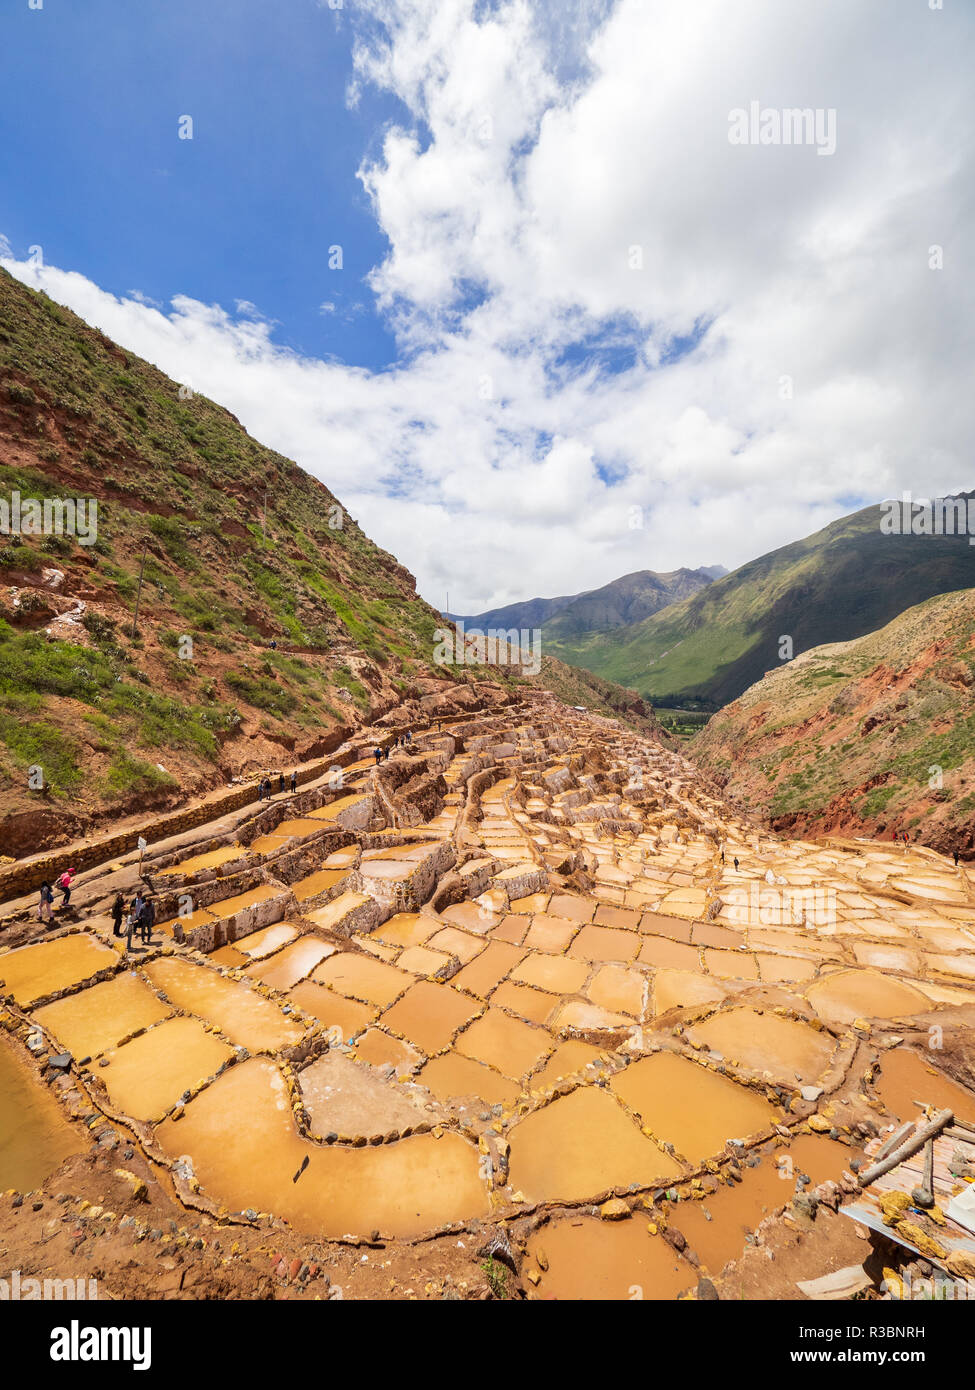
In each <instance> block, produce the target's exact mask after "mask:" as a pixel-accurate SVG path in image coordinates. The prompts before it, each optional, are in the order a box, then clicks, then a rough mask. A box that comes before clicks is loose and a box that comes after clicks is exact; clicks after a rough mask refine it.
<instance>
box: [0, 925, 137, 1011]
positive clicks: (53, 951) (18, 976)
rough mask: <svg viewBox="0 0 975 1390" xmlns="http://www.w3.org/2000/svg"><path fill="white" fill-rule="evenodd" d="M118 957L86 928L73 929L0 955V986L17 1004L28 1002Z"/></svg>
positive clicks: (115, 960)
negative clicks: (69, 932)
mask: <svg viewBox="0 0 975 1390" xmlns="http://www.w3.org/2000/svg"><path fill="white" fill-rule="evenodd" d="M118 960H119V957H118V955H117V954H116V952H115V951H113V950H112V948H111V947H110V946H105V945H103V944H102V942H100V941H97V940H96V939H95V938H94V937H93V936H89V935H88V934H87V933H86V932H73V933H71V935H69V936H61V937H58V938H57V940H55V941H41V942H39V943H38V944H37V945H36V946H21V947H20V948H19V949H18V950H16V951H10V952H9V953H8V954H7V955H5V956H0V980H2V981H3V984H2V986H0V990H2V992H3V993H5V994H12V995H13V997H14V998H15V999H16V1001H17V1003H18V1004H23V1005H28V1004H32V1003H33V1002H34V1000H35V999H43V998H44V997H45V996H47V995H49V994H54V993H56V992H57V991H58V990H62V989H68V988H69V987H70V986H71V985H76V984H79V983H80V982H81V981H82V980H87V979H90V978H91V976H92V975H96V974H97V973H98V971H99V970H104V969H105V968H106V967H107V966H111V965H115V964H117V963H118Z"/></svg>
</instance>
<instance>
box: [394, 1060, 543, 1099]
mask: <svg viewBox="0 0 975 1390" xmlns="http://www.w3.org/2000/svg"><path fill="white" fill-rule="evenodd" d="M417 1081H418V1082H419V1084H420V1085H421V1086H426V1087H427V1088H428V1089H429V1090H430V1091H431V1092H432V1094H433V1095H434V1096H436V1097H437V1099H438V1100H440V1101H444V1102H453V1101H459V1100H463V1099H466V1100H469V1101H472V1102H474V1103H476V1104H477V1106H478V1108H480V1106H481V1105H507V1106H511V1105H514V1103H515V1101H516V1100H517V1099H518V1096H519V1094H520V1091H519V1087H518V1086H517V1085H516V1084H515V1083H514V1082H513V1081H510V1080H509V1079H508V1078H507V1077H505V1076H502V1075H501V1073H500V1072H498V1071H495V1070H494V1068H493V1067H487V1066H485V1065H484V1064H483V1063H482V1062H475V1061H474V1060H473V1058H471V1057H462V1056H460V1054H459V1053H457V1052H446V1053H444V1054H443V1056H440V1057H434V1058H433V1059H432V1061H429V1062H428V1063H427V1064H426V1066H425V1067H424V1068H423V1070H422V1071H421V1072H420V1073H419V1074H418V1076H417Z"/></svg>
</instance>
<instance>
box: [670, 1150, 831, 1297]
mask: <svg viewBox="0 0 975 1390" xmlns="http://www.w3.org/2000/svg"><path fill="white" fill-rule="evenodd" d="M849 1162H850V1151H849V1149H847V1148H846V1147H845V1146H844V1145H843V1144H837V1143H835V1142H834V1141H833V1140H832V1139H826V1138H820V1137H818V1136H816V1137H814V1136H813V1135H809V1134H800V1135H797V1136H796V1137H795V1138H794V1139H793V1140H792V1142H791V1143H790V1144H789V1147H788V1148H787V1149H777V1150H776V1151H775V1152H774V1153H772V1154H762V1156H761V1162H760V1163H759V1165H758V1167H756V1168H749V1167H743V1168H742V1169H741V1182H740V1183H735V1184H734V1185H733V1186H731V1187H719V1188H718V1190H717V1192H714V1193H712V1194H710V1195H709V1196H707V1197H706V1198H705V1199H704V1201H702V1202H681V1203H680V1204H679V1205H678V1206H676V1207H671V1209H670V1212H669V1215H668V1220H669V1224H670V1225H672V1226H675V1227H676V1228H677V1230H679V1231H680V1233H681V1234H682V1235H683V1236H684V1238H685V1240H686V1241H687V1244H688V1246H689V1247H690V1248H691V1249H692V1250H693V1251H694V1252H695V1254H696V1255H697V1256H698V1258H699V1259H700V1261H701V1266H702V1268H703V1269H704V1270H706V1271H707V1272H708V1273H709V1274H712V1275H718V1274H720V1273H721V1271H722V1270H723V1269H724V1267H725V1265H726V1264H727V1263H728V1261H729V1260H735V1259H738V1257H739V1256H740V1255H741V1253H742V1250H743V1249H744V1248H745V1237H746V1235H748V1234H750V1233H752V1232H753V1231H754V1230H755V1229H756V1227H757V1226H758V1225H759V1224H760V1223H761V1222H762V1221H763V1220H764V1219H765V1217H766V1216H768V1215H769V1214H770V1213H771V1212H773V1211H776V1210H777V1209H778V1208H779V1207H784V1206H788V1204H789V1203H790V1202H791V1201H792V1197H793V1193H794V1192H795V1185H796V1178H797V1177H798V1175H799V1174H800V1173H804V1174H805V1175H806V1176H807V1177H808V1178H809V1180H810V1182H809V1185H810V1187H817V1186H818V1185H819V1183H821V1182H827V1181H833V1182H838V1181H839V1178H840V1175H841V1174H842V1172H843V1171H844V1169H846V1168H848V1167H849ZM708 1218H710V1220H709V1219H708Z"/></svg>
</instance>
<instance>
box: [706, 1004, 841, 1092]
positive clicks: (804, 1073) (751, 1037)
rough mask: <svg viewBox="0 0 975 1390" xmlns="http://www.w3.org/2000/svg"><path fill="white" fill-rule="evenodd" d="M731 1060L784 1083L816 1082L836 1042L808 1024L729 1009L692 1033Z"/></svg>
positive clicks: (824, 1068) (770, 1014)
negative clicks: (795, 1080)
mask: <svg viewBox="0 0 975 1390" xmlns="http://www.w3.org/2000/svg"><path fill="white" fill-rule="evenodd" d="M688 1036H689V1037H690V1038H691V1039H692V1040H694V1041H699V1042H703V1043H704V1044H705V1046H707V1047H708V1048H710V1049H711V1050H712V1051H714V1052H720V1053H721V1054H722V1056H723V1057H725V1058H726V1059H727V1060H729V1061H734V1062H738V1063H740V1064H741V1065H742V1066H744V1067H747V1068H748V1069H749V1070H750V1071H756V1072H763V1071H769V1072H771V1073H772V1075H773V1076H774V1077H776V1078H777V1079H779V1080H783V1081H789V1082H791V1081H793V1079H794V1078H796V1077H798V1079H800V1080H801V1081H803V1082H812V1081H815V1080H816V1078H817V1077H818V1076H820V1075H821V1074H822V1072H824V1071H825V1070H826V1067H827V1066H828V1064H829V1060H830V1058H831V1056H832V1055H833V1040H832V1038H831V1037H830V1035H829V1034H828V1033H826V1032H822V1033H821V1032H817V1031H816V1029H815V1028H810V1027H809V1025H808V1024H807V1023H797V1022H796V1021H795V1020H793V1019H789V1018H781V1017H780V1016H779V1015H777V1014H772V1013H756V1012H755V1011H754V1010H752V1009H728V1010H726V1011H725V1012H724V1013H717V1014H713V1015H712V1016H711V1017H710V1018H709V1019H706V1020H705V1022H704V1023H696V1024H695V1025H694V1027H693V1028H691V1029H690V1030H689V1032H688Z"/></svg>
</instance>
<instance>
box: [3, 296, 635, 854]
mask: <svg viewBox="0 0 975 1390" xmlns="http://www.w3.org/2000/svg"><path fill="white" fill-rule="evenodd" d="M0 502H2V503H3V507H4V508H5V509H6V510H5V511H4V516H3V518H2V519H3V523H4V524H3V527H2V528H0V529H2V530H3V531H4V534H0V855H4V854H6V855H13V854H18V853H23V852H24V850H25V849H26V848H28V847H37V846H39V845H41V844H43V843H45V842H47V841H49V840H50V839H51V838H52V837H53V838H54V839H56V840H58V841H61V840H63V839H64V838H65V836H66V835H68V834H79V833H82V832H83V831H84V830H85V828H86V827H87V826H88V825H90V824H91V823H92V822H93V820H98V819H100V818H104V817H106V816H115V815H118V814H121V813H123V812H125V811H126V810H132V809H143V808H144V807H145V806H146V805H147V804H148V805H152V806H166V805H170V804H173V803H174V802H177V801H179V800H180V798H183V797H185V796H186V795H187V793H189V792H195V791H201V790H204V789H207V788H211V787H213V786H216V785H219V784H221V783H223V782H226V781H227V780H228V779H231V778H233V777H235V776H242V775H248V774H249V775H254V774H255V773H256V772H258V771H259V770H261V769H263V768H268V767H274V768H276V767H279V766H284V767H285V768H286V769H287V768H289V767H290V766H291V765H292V764H293V763H294V762H300V761H302V760H305V759H309V758H314V757H317V756H321V755H322V754H323V753H326V752H328V751H330V749H332V748H335V747H337V746H338V745H339V744H340V743H341V742H342V741H343V740H344V739H345V738H347V737H348V735H349V732H350V731H351V730H352V729H353V728H355V727H357V726H358V725H359V724H361V723H363V722H369V721H375V720H377V719H380V718H381V717H382V716H383V714H384V712H386V711H388V710H389V709H391V708H392V707H393V706H401V707H403V708H404V710H405V716H406V718H407V719H408V718H409V717H410V710H411V709H414V710H416V711H419V710H420V708H421V706H422V708H423V709H424V711H425V712H426V713H427V714H429V712H430V709H431V704H433V705H437V704H438V703H439V705H442V707H443V710H444V712H445V713H447V712H450V711H451V710H460V709H468V708H473V707H475V706H477V705H478V704H491V703H495V704H497V703H504V702H505V701H507V700H510V699H511V698H513V694H514V691H515V689H516V688H517V687H518V686H520V685H521V684H522V683H523V682H524V680H525V677H524V676H522V675H521V674H520V673H519V672H518V671H517V670H516V669H514V668H512V667H510V666H503V667H485V666H472V665H463V666H450V665H437V664H435V662H434V652H435V642H434V631H435V629H436V628H437V627H438V626H440V625H441V623H442V620H441V619H440V617H439V615H438V614H437V613H436V612H435V610H434V609H432V608H431V607H430V606H429V604H427V603H426V602H424V600H423V599H422V598H420V597H419V596H418V594H417V592H416V582H415V580H414V579H413V576H412V575H411V574H409V572H408V571H407V570H406V569H404V567H403V566H402V565H401V564H399V563H398V561H397V560H396V559H395V558H394V557H393V556H392V555H390V554H388V553H387V552H386V551H383V550H381V549H379V547H378V546H376V545H374V544H373V543H372V542H371V541H370V540H369V539H368V537H367V536H366V535H365V534H364V532H363V531H362V529H361V527H360V526H359V525H358V523H357V522H356V521H355V520H354V519H353V518H352V517H351V516H349V515H348V513H347V512H346V511H345V509H344V508H343V507H342V506H341V504H340V502H339V501H338V500H337V499H336V498H335V497H334V496H333V495H332V493H331V492H329V490H328V489H327V488H326V487H325V486H323V484H321V483H320V482H318V481H316V480H315V479H314V478H312V477H310V476H309V475H308V474H306V473H304V472H303V471H302V470H301V469H300V468H299V467H298V466H297V464H295V463H293V462H292V461H291V460H290V459H287V458H284V457H282V456H281V455H280V454H277V453H275V452H274V451H273V450H271V449H267V448H265V447H264V446H262V445H261V444H259V443H258V442H257V441H256V440H254V439H252V438H251V437H250V436H249V435H248V434H247V432H246V431H245V430H244V429H243V427H242V426H241V425H240V424H239V422H238V421H237V420H236V419H235V417H234V416H233V415H231V414H230V413H229V412H228V411H226V410H224V409H223V408H222V407H220V406H219V405H217V404H215V403H214V402H213V401H210V400H207V399H206V398H205V397H203V396H200V395H193V394H192V393H188V392H187V391H186V390H185V388H181V387H179V386H178V384H177V383H176V382H174V381H171V380H170V379H169V378H167V377H166V376H165V375H164V374H163V373H162V372H160V371H158V370H157V369H156V368H155V367H153V366H151V365H150V364H148V363H147V362H144V361H142V360H141V359H139V358H138V357H136V356H135V355H134V354H132V353H129V352H126V351H124V350H123V349H122V348H120V347H119V346H117V345H116V344H115V343H113V342H112V341H110V340H109V339H108V338H107V337H105V336H104V335H103V334H101V333H99V332H97V331H95V330H93V329H92V328H90V327H88V326H87V325H86V324H85V323H84V322H83V321H82V320H81V319H79V318H78V317H77V316H76V315H74V314H73V313H71V312H70V311H68V310H67V309H65V308H62V307H61V306H59V305H57V304H55V303H54V302H53V301H52V300H51V299H50V298H48V297H47V296H46V295H44V294H38V293H35V292H34V291H32V290H30V289H28V288H26V287H25V286H24V285H22V284H20V282H19V281H17V280H15V279H13V278H12V277H10V276H9V275H8V274H6V272H3V271H0ZM15 502H16V503H17V504H19V508H20V513H21V521H20V529H21V533H20V534H12V532H13V531H15V530H17V518H16V514H15V513H14V514H13V515H12V514H11V508H13V507H14V505H15ZM68 502H70V503H71V504H72V505H73V506H75V512H76V519H83V524H82V525H80V526H77V525H76V527H75V534H70V533H69V531H68V528H66V527H65V525H64V522H65V521H66V519H67V518H68V516H69V509H67V508H65V507H64V506H63V505H62V504H65V503H68ZM45 503H46V504H47V506H48V511H49V521H50V523H51V524H50V525H48V526H47V528H46V531H45V532H41V527H40V526H38V527H37V528H36V533H34V532H33V531H32V530H31V527H32V524H33V519H34V517H33V509H40V510H39V511H38V516H39V517H40V519H41V520H43V506H44V504H45ZM79 503H80V504H81V505H82V506H83V508H84V510H83V511H82V510H81V508H80V507H79V506H78V505H77V504H79ZM91 504H97V511H94V512H93V509H92V506H91ZM0 510H2V509H0ZM57 518H60V520H61V523H62V525H61V533H60V534H59V533H58V531H57V529H56V520H57ZM25 521H26V524H25ZM91 521H94V522H95V525H94V527H92V526H90V524H89V523H90V522H91ZM24 532H26V534H25V533H24ZM87 541H90V542H93V543H90V544H88V543H84V542H87ZM140 576H141V586H140ZM137 600H138V606H139V607H138V629H137V631H134V630H133V622H134V617H135V606H136V601H137ZM560 670H561V668H559V667H558V665H557V664H554V665H553V664H549V665H548V667H547V670H545V671H543V673H542V674H541V675H539V677H538V678H537V683H538V684H544V685H545V687H546V688H549V689H553V690H556V689H558V688H559V687H560V685H562V684H564V685H565V688H566V690H567V692H568V694H569V695H570V696H572V695H576V697H577V698H573V699H572V701H571V702H572V703H585V704H587V705H589V706H590V707H592V708H594V709H597V710H600V711H602V712H604V713H607V714H612V713H616V712H618V713H621V714H623V716H624V717H626V718H628V719H632V720H634V721H635V727H640V728H642V729H643V730H644V731H650V730H652V729H653V727H654V724H653V719H652V715H650V714H649V712H647V711H646V710H645V707H644V706H643V705H642V704H641V702H640V701H639V699H638V697H637V696H635V695H634V694H633V692H624V691H621V690H618V689H616V688H615V687H611V686H610V685H609V684H608V683H606V682H603V681H599V680H596V679H591V678H587V677H586V676H584V675H582V674H581V673H580V674H577V673H567V672H566V673H563V674H560ZM581 688H584V689H585V693H586V698H585V699H580V698H578V691H579V690H580V689H581Z"/></svg>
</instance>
